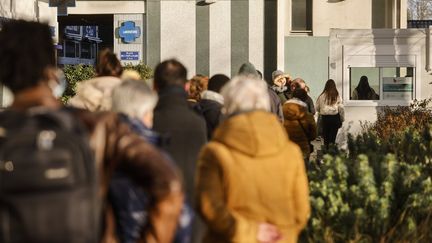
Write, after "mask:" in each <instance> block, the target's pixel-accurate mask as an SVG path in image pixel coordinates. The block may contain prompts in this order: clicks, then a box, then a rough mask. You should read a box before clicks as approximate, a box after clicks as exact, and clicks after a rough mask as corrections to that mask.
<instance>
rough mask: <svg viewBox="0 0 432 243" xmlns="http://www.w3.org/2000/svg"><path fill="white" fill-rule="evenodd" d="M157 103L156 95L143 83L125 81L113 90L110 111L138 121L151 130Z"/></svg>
mask: <svg viewBox="0 0 432 243" xmlns="http://www.w3.org/2000/svg"><path fill="white" fill-rule="evenodd" d="M157 101H158V97H157V94H156V93H155V92H153V91H152V90H151V89H150V87H149V86H148V85H146V84H145V82H144V81H137V80H127V81H124V82H123V83H122V84H120V85H119V86H118V87H116V88H114V90H113V94H112V111H115V112H118V113H123V114H125V115H127V116H128V117H129V118H131V119H137V120H140V121H141V122H143V123H144V124H145V125H146V126H147V127H148V128H151V127H152V126H153V109H154V107H155V106H156V104H157Z"/></svg>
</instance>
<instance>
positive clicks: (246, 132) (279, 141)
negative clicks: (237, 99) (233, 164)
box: [213, 111, 288, 157]
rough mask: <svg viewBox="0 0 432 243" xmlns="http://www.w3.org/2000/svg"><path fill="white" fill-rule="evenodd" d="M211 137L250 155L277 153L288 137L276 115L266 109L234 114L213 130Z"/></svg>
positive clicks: (259, 155) (258, 155) (284, 146)
mask: <svg viewBox="0 0 432 243" xmlns="http://www.w3.org/2000/svg"><path fill="white" fill-rule="evenodd" d="M213 140H214V141H217V142H220V143H222V144H224V145H226V146H227V147H229V148H230V149H232V150H235V151H238V152H240V153H243V154H246V155H248V156H251V157H261V156H269V155H274V154H276V153H280V152H281V150H283V149H284V148H286V144H287V142H288V137H287V135H286V132H285V130H284V128H283V127H282V125H281V124H280V122H279V121H278V120H277V118H276V116H274V115H273V114H271V113H269V112H266V111H251V112H245V113H241V114H238V115H234V116H232V117H230V118H228V119H227V120H225V121H224V122H223V123H222V124H220V126H219V127H218V128H217V129H216V131H215V133H214V136H213Z"/></svg>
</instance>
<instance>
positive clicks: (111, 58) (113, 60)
mask: <svg viewBox="0 0 432 243" xmlns="http://www.w3.org/2000/svg"><path fill="white" fill-rule="evenodd" d="M96 73H97V76H98V77H101V76H113V77H120V76H121V74H122V73H123V67H122V66H121V63H120V61H119V60H118V59H117V56H116V55H115V54H114V53H113V52H112V51H111V50H110V49H108V48H106V49H103V50H101V51H100V52H99V57H98V60H97V64H96Z"/></svg>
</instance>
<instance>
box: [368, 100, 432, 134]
mask: <svg viewBox="0 0 432 243" xmlns="http://www.w3.org/2000/svg"><path fill="white" fill-rule="evenodd" d="M431 101H432V99H426V100H420V101H417V100H414V102H413V103H412V104H411V105H409V106H398V107H384V108H383V109H382V111H380V112H379V113H378V118H377V121H376V122H375V123H373V124H370V123H365V124H364V125H363V130H364V131H369V130H371V131H373V132H374V133H375V134H376V135H377V136H378V137H380V138H382V139H387V138H390V137H392V136H393V135H394V134H395V133H397V132H402V131H403V130H404V129H405V128H407V127H412V128H414V129H415V130H419V129H423V128H424V127H425V126H427V125H428V124H429V123H430V122H431V120H432V110H431V108H430V107H429V105H430V103H431Z"/></svg>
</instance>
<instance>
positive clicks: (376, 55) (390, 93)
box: [329, 29, 432, 136]
mask: <svg viewBox="0 0 432 243" xmlns="http://www.w3.org/2000/svg"><path fill="white" fill-rule="evenodd" d="M431 39H432V38H431V29H371V30H341V29H332V30H331V34H330V43H329V44H330V47H329V48H330V49H329V53H330V54H329V77H330V78H331V79H334V80H335V82H336V85H337V88H338V90H339V92H340V93H341V97H342V99H343V102H344V105H345V117H346V122H345V124H344V126H343V133H342V136H343V135H344V134H346V133H347V132H351V133H354V134H355V133H357V132H359V131H360V129H361V126H360V122H361V121H369V122H374V121H375V120H376V118H377V113H378V111H379V109H380V107H383V106H398V105H409V104H410V102H412V101H413V100H415V99H417V100H420V99H426V98H430V97H431V96H432V84H431V81H432V76H431V75H432V73H431V68H430V67H431V53H430V48H431V45H432V43H431ZM361 76H367V77H368V80H369V84H370V86H371V87H372V88H373V89H374V90H375V91H376V93H377V94H378V96H379V98H377V99H376V100H353V99H352V92H353V90H354V89H355V88H356V87H357V85H358V83H359V80H360V77H361Z"/></svg>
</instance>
